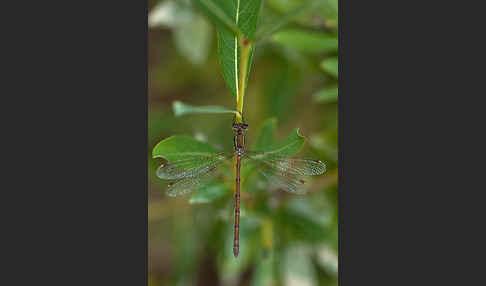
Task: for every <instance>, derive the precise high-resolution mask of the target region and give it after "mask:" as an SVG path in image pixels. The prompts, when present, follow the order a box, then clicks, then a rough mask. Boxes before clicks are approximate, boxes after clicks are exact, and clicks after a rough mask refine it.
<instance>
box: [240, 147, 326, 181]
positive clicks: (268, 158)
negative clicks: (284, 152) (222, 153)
mask: <svg viewBox="0 0 486 286" xmlns="http://www.w3.org/2000/svg"><path fill="white" fill-rule="evenodd" d="M245 155H246V157H248V158H251V159H253V160H254V161H258V162H260V163H262V164H264V165H266V166H268V167H270V168H272V169H275V170H277V171H279V172H281V173H288V174H292V175H300V176H314V175H321V174H323V173H324V172H325V171H326V165H325V164H324V163H323V162H322V161H320V160H309V159H295V158H289V157H286V156H281V155H275V154H269V153H264V152H252V151H246V152H245Z"/></svg>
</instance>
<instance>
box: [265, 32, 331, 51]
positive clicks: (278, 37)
mask: <svg viewBox="0 0 486 286" xmlns="http://www.w3.org/2000/svg"><path fill="white" fill-rule="evenodd" d="M271 39H272V40H273V41H274V42H276V43H279V44H282V45H286V46H289V47H292V48H294V49H297V50H299V51H302V52H307V53H323V52H328V53H329V52H337V50H338V39H337V38H336V37H335V36H333V35H328V34H324V33H319V32H314V31H306V30H302V29H287V30H282V31H280V32H278V33H275V34H274V35H273V36H272V38H271Z"/></svg>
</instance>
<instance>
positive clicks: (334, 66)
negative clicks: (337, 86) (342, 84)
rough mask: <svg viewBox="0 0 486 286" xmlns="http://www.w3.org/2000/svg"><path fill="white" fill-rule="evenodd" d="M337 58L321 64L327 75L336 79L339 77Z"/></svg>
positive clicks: (326, 60)
mask: <svg viewBox="0 0 486 286" xmlns="http://www.w3.org/2000/svg"><path fill="white" fill-rule="evenodd" d="M338 64H339V61H338V58H337V57H335V58H328V59H325V60H323V61H322V62H321V68H322V70H324V71H325V72H327V73H328V74H330V75H332V76H333V77H335V78H336V79H337V78H338V77H339V70H338Z"/></svg>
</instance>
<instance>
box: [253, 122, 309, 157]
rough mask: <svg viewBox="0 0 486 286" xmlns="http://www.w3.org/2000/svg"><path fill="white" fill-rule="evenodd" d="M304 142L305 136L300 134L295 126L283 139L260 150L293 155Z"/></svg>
mask: <svg viewBox="0 0 486 286" xmlns="http://www.w3.org/2000/svg"><path fill="white" fill-rule="evenodd" d="M304 142H305V137H304V136H302V135H300V134H299V128H296V129H294V131H293V132H292V133H290V134H289V135H288V136H287V137H286V138H285V139H283V140H281V141H277V142H275V143H272V144H271V145H270V146H267V147H265V149H264V150H261V151H265V152H266V153H272V154H277V155H294V154H295V153H297V152H299V150H300V148H301V147H302V145H303V144H304Z"/></svg>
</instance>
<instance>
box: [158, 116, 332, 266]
mask: <svg viewBox="0 0 486 286" xmlns="http://www.w3.org/2000/svg"><path fill="white" fill-rule="evenodd" d="M232 129H233V131H234V137H233V147H234V150H233V152H221V153H217V154H206V153H196V154H194V155H191V156H188V157H185V158H184V159H181V160H177V161H172V162H166V163H164V164H162V165H161V166H160V167H159V168H158V169H157V176H158V177H159V178H161V179H166V180H172V181H171V182H170V183H169V186H168V190H167V195H168V196H172V197H173V196H180V195H184V194H188V193H190V192H192V191H194V190H196V189H199V188H201V187H202V186H204V185H206V184H208V182H209V181H211V180H212V179H213V178H215V177H216V176H217V174H218V169H220V166H221V165H222V163H223V162H227V161H228V160H231V159H233V160H234V161H236V165H235V166H236V167H235V178H236V179H235V197H234V198H235V207H234V239H233V255H234V257H235V258H237V257H238V254H239V250H240V245H239V231H240V171H241V166H242V161H244V160H247V161H248V162H251V163H252V164H253V165H254V166H256V169H257V170H258V172H260V173H261V174H262V175H263V177H265V178H266V179H267V180H268V181H269V182H270V184H271V185H272V186H274V187H276V188H278V189H282V190H284V191H287V192H290V193H294V194H303V193H305V189H304V188H303V185H304V184H305V180H304V179H303V176H313V175H321V174H323V173H324V172H325V171H326V165H325V164H324V163H323V162H322V161H321V160H315V159H296V158H290V157H289V156H284V155H279V154H275V153H272V152H256V151H251V150H246V149H245V133H246V131H247V130H248V124H246V123H242V122H239V123H237V122H233V125H232Z"/></svg>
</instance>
